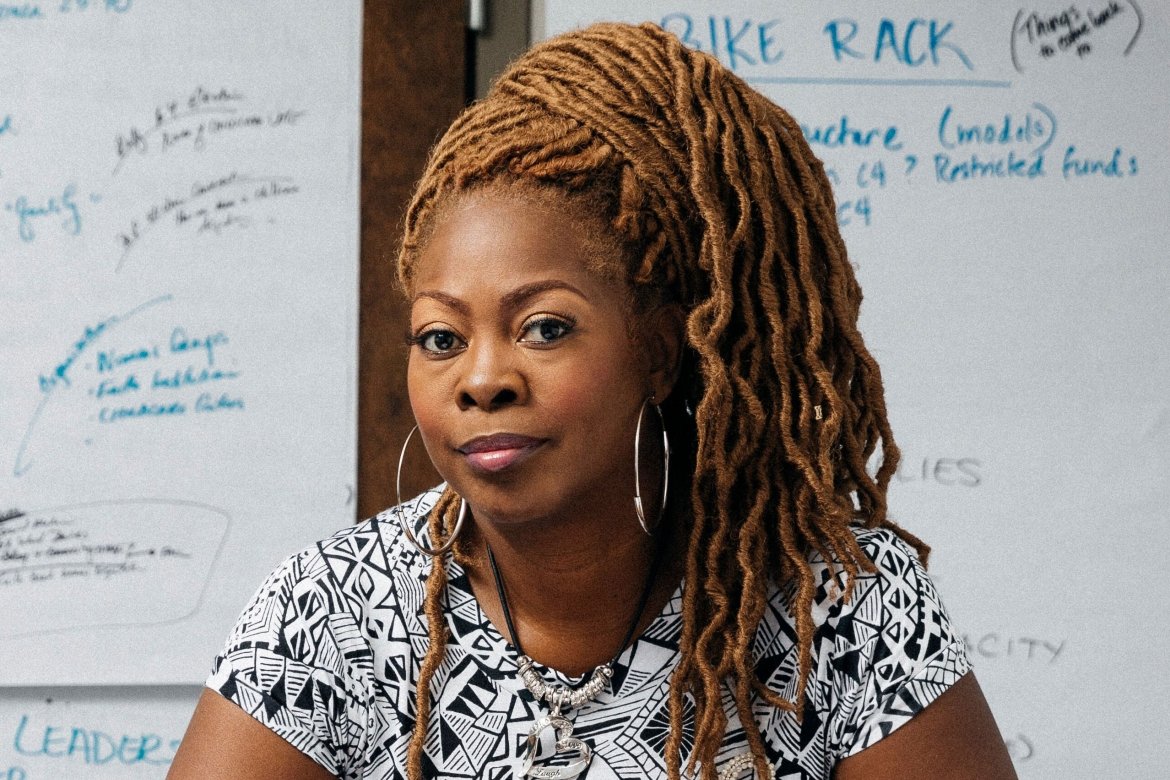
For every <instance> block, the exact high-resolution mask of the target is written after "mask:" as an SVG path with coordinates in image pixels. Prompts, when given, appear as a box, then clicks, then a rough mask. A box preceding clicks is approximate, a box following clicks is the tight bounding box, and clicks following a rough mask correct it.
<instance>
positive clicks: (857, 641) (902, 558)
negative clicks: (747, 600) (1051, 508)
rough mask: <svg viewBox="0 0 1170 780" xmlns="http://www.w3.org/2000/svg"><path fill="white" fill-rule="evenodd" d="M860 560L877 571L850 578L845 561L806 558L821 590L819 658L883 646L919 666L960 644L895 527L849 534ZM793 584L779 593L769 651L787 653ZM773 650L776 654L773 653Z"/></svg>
mask: <svg viewBox="0 0 1170 780" xmlns="http://www.w3.org/2000/svg"><path fill="white" fill-rule="evenodd" d="M851 530H852V532H853V535H854V537H855V538H856V540H857V545H858V547H859V548H860V550H861V552H862V554H863V555H864V556H865V557H866V558H867V559H868V560H869V561H870V562H871V563H872V564H873V566H872V569H871V570H869V571H866V570H865V569H860V570H859V571H857V573H856V574H855V575H853V576H852V577H850V575H849V573H848V571H847V570H846V568H845V566H844V565H843V563H842V561H840V560H836V559H833V560H830V561H827V560H826V559H825V557H824V556H823V555H821V554H820V553H817V552H813V553H810V555H809V557H808V561H809V568H810V571H811V574H812V578H813V582H814V583H815V591H814V594H813V598H812V603H811V605H810V606H811V612H812V618H813V623H814V625H815V626H816V629H815V630H816V632H817V639H816V640H815V641H814V648H813V650H814V654H817V653H818V652H819V651H821V650H827V651H829V652H830V653H831V654H833V655H835V656H836V655H840V654H842V653H849V652H852V651H854V650H857V649H859V648H866V650H867V652H868V651H870V650H872V649H873V647H874V646H875V645H884V646H885V647H886V648H887V650H890V651H891V652H892V651H893V650H894V649H895V648H898V649H904V650H908V651H909V652H912V653H913V654H914V655H915V656H917V657H918V658H920V659H925V658H928V657H930V656H931V655H933V654H934V653H937V652H939V651H940V650H942V649H943V648H945V647H946V646H948V645H950V644H954V643H956V642H960V643H961V637H960V636H959V635H957V632H955V631H954V629H953V627H952V626H951V622H950V618H949V615H948V613H947V610H946V608H945V607H944V605H943V602H942V599H941V598H940V596H939V594H938V591H937V589H936V588H935V585H934V582H933V581H932V579H931V577H930V575H929V574H928V573H927V571H926V567H925V565H924V564H923V563H922V561H921V559H920V557H919V555H918V552H917V550H916V549H915V548H914V547H913V546H912V545H911V544H909V543H908V542H907V541H906V540H905V539H903V538H902V537H901V536H900V535H899V534H898V533H897V532H896V531H895V530H893V529H892V528H888V527H884V528H864V527H854V528H852V529H851ZM794 588H795V584H794V583H793V584H790V585H789V586H788V587H778V588H776V589H775V591H773V595H772V598H771V599H770V603H771V607H772V610H771V616H772V617H771V620H770V622H772V623H775V624H779V625H775V626H772V630H771V631H768V630H767V626H766V625H762V626H761V628H764V629H765V632H764V633H765V641H766V638H767V637H772V641H771V642H769V643H768V644H771V645H774V646H776V647H779V646H781V645H782V646H783V647H784V649H786V650H787V649H788V646H789V645H790V644H791V642H790V641H781V640H782V639H789V640H790V635H791V633H792V631H793V629H794V626H795V619H794V618H793V616H792V612H791V609H790V605H791V604H792V596H793V593H794ZM773 649H775V648H773Z"/></svg>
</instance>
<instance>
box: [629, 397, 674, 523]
mask: <svg viewBox="0 0 1170 780" xmlns="http://www.w3.org/2000/svg"><path fill="white" fill-rule="evenodd" d="M653 400H654V396H650V397H649V398H647V399H646V400H645V401H643V402H642V408H641V409H639V410H638V425H637V427H635V428H634V511H636V512H637V513H638V524H639V525H641V526H642V530H643V531H645V532H646V535H647V536H653V535H654V531H653V529H651V528H650V526H649V525H647V524H646V513H645V511H644V510H643V509H642V469H641V467H640V463H639V450H641V449H642V415H643V414H644V413H645V412H646V405H647V404H649V403H650V402H651V401H653ZM652 408H653V409H654V411H656V412H658V421H659V422H660V423H662V506H661V508H660V509H659V510H658V521H657V522H656V523H655V524H654V528H657V527H658V523H661V522H662V515H663V514H664V513H665V512H666V497H667V495H668V494H669V490H670V437H669V436H667V434H666V418H665V417H663V416H662V407H661V406H658V405H656V404H655V405H652Z"/></svg>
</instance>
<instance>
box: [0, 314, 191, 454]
mask: <svg viewBox="0 0 1170 780" xmlns="http://www.w3.org/2000/svg"><path fill="white" fill-rule="evenodd" d="M173 297H174V296H172V295H170V294H167V295H160V296H158V297H157V298H151V299H150V300H149V301H147V302H146V303H142V304H139V305H138V306H135V307H134V308H133V309H130V310H129V311H127V312H125V313H124V314H115V315H113V316H110V317H107V318H106V319H104V320H102V321H101V322H99V323H97V324H96V325H87V326H86V328H85V332H84V333H83V334H82V335H81V338H79V339H78V340H77V341H75V342H74V343H73V346H72V347H71V348H70V349H69V353H68V354H67V355H66V356H65V358H64V360H62V361H61V362H60V363H58V364H57V365H56V366H55V367H54V368H53V370H52V372H50V373H49V374H48V375H44V374H42V375H41V376H39V377H37V381H38V382H39V383H40V387H41V400H40V402H39V403H38V404H37V408H36V411H34V412H33V414H32V417H31V418H30V419H29V421H28V427H27V428H26V429H25V431H24V438H23V439H21V441H20V447H19V448H17V450H16V461H15V462H14V463H13V466H12V476H14V477H20V476H24V474H25V473H26V472H27V471H28V470H29V469H30V468H31V467H32V461H31V460H29V459H28V458H27V452H28V445H29V442H30V441H31V440H32V435H33V431H34V429H35V428H36V425H37V421H38V420H40V419H41V413H42V412H44V410H45V406H47V405H48V403H49V401H50V400H51V399H52V397H53V394H54V393H55V392H56V391H57V390H58V389H59V388H61V387H62V386H64V387H71V386H72V381H71V380H70V378H69V372H70V370H71V369H72V368H73V365H74V364H75V363H76V362H77V360H78V359H79V358H80V357H81V356H82V355H83V354H85V352H86V351H87V350H88V349H89V348H90V347H91V346H93V343H94V342H95V341H97V340H98V339H100V338H101V337H102V336H103V335H105V333H106V332H107V331H109V330H110V329H112V328H114V327H115V326H117V325H120V324H122V323H123V322H125V321H126V320H129V319H131V318H133V317H135V316H137V315H138V314H141V313H142V312H144V311H146V310H147V309H149V308H151V307H153V306H157V305H158V304H160V303H169V302H170V301H171V300H172V299H173Z"/></svg>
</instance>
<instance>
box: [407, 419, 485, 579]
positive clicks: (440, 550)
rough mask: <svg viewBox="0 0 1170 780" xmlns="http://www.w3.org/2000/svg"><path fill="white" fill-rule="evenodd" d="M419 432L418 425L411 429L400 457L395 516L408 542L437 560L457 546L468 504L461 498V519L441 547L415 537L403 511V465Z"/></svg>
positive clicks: (456, 521)
mask: <svg viewBox="0 0 1170 780" xmlns="http://www.w3.org/2000/svg"><path fill="white" fill-rule="evenodd" d="M417 430H418V426H417V425H416V426H414V427H413V428H411V429H410V433H408V434H406V441H404V442H402V452H401V453H399V455H398V473H397V474H395V475H394V495H395V497H396V498H397V499H398V503H397V504H396V505H395V506H394V514H396V515H397V516H398V525H399V526H400V527H401V528H402V534H403V535H404V536H405V537H406V541H408V542H410V543H411V544H412V545H414V548H415V549H416V550H418V551H419V552H420V553H422V554H423V555H429V556H431V557H432V558H437V557H438V556H440V555H442V554H444V553H445V552H447V551H448V550H450V549H451V548H452V547H454V546H455V540H456V539H458V538H459V531H460V530H461V529H462V528H463V521H464V519H465V518H466V517H467V502H466V501H464V500H463V496H460V497H459V517H458V518H456V520H455V530H453V531H452V532H451V538H450V539H448V540H447V541H446V542H444V543H443V544H442V546H441V547H433V548H431V547H426V546H424V545H423V544H422V543H421V542H419V540H418V539H417V538H416V537H415V535H414V531H412V530H411V529H410V523H408V522H407V521H406V514H405V513H404V512H403V511H402V464H403V462H405V460H406V447H407V445H409V444H410V437H411V436H414V432H415V431H417Z"/></svg>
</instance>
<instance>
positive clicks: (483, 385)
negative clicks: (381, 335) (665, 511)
mask: <svg viewBox="0 0 1170 780" xmlns="http://www.w3.org/2000/svg"><path fill="white" fill-rule="evenodd" d="M584 229H585V228H583V227H582V226H581V225H580V224H577V223H575V222H574V220H573V219H572V217H571V216H570V215H569V214H566V213H562V212H559V211H557V210H555V209H553V208H546V207H543V206H541V205H539V204H537V203H534V202H531V201H527V200H520V199H516V198H509V197H506V196H501V195H498V194H491V193H481V194H476V195H473V196H470V197H468V198H466V199H464V200H462V201H460V202H458V203H457V204H455V205H454V206H452V207H451V210H450V211H449V212H448V213H446V214H445V215H443V218H442V221H441V222H440V224H439V225H438V227H437V228H436V229H435V231H434V233H433V235H432V236H431V238H430V240H429V242H428V243H427V244H426V246H425V248H424V250H423V251H422V252H421V254H420V255H419V256H418V258H417V259H416V261H415V268H414V276H413V284H412V287H413V289H412V290H411V319H410V332H411V342H412V345H411V348H410V361H409V365H408V369H407V383H408V389H409V394H410V403H411V407H412V408H413V410H414V415H415V419H416V421H417V422H418V426H419V431H420V433H421V434H422V438H423V440H424V442H425V443H426V446H427V450H428V452H429V453H430V456H431V459H432V461H433V462H434V464H435V467H436V468H437V469H438V471H439V473H440V474H441V475H442V476H443V478H444V479H445V480H446V481H447V482H448V483H450V485H451V487H453V488H454V489H455V491H456V492H457V493H459V494H460V495H461V496H463V498H464V499H466V500H467V501H468V502H469V504H470V505H471V508H472V510H473V511H474V512H475V514H476V516H477V517H478V518H480V519H483V520H488V521H492V522H497V523H514V522H524V521H530V520H538V519H543V518H553V519H556V518H569V517H571V516H574V515H580V514H582V513H587V514H591V513H595V512H597V511H602V510H606V509H608V508H609V507H611V506H612V507H614V508H615V509H616V510H618V511H622V512H623V513H626V512H628V514H630V516H631V518H632V516H633V509H632V500H631V497H632V495H633V436H634V425H635V422H636V420H637V417H638V411H639V408H640V407H641V405H642V402H643V401H644V400H645V399H646V398H648V397H649V396H650V395H651V394H652V393H655V394H657V397H658V398H659V399H661V398H663V397H664V396H665V395H666V394H667V392H668V391H669V387H668V386H663V382H664V381H667V380H664V379H663V376H664V375H665V374H668V373H669V372H668V371H661V370H658V371H655V370H651V368H650V364H651V362H652V361H651V359H650V358H649V357H647V355H648V354H649V352H648V349H647V348H646V347H645V346H641V347H640V346H638V345H635V343H634V342H633V340H632V339H631V337H630V325H629V314H628V309H627V304H626V295H625V290H623V289H622V286H621V285H620V284H619V283H615V282H613V281H610V280H607V279H604V278H602V277H601V276H600V275H598V274H597V273H596V272H593V271H590V270H587V266H588V265H589V260H590V259H591V258H590V257H589V253H590V252H591V251H596V250H595V249H591V247H594V246H597V245H600V244H602V243H604V242H596V241H594V242H590V241H587V240H585V237H584V236H583V235H582V231H583V230H584ZM593 265H594V267H596V263H594V264H593ZM637 327H639V326H637V325H635V329H636V328H637ZM638 343H639V344H644V343H645V344H650V345H653V344H654V343H655V339H653V338H650V339H643V338H642V337H641V334H639V338H638ZM652 350H653V347H652V346H651V347H650V351H652ZM655 362H660V361H655ZM655 422H656V421H655ZM647 424H648V425H649V424H650V423H647ZM621 507H626V509H624V510H622V509H621ZM630 522H631V523H632V522H634V521H633V520H632V519H631V520H630Z"/></svg>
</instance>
